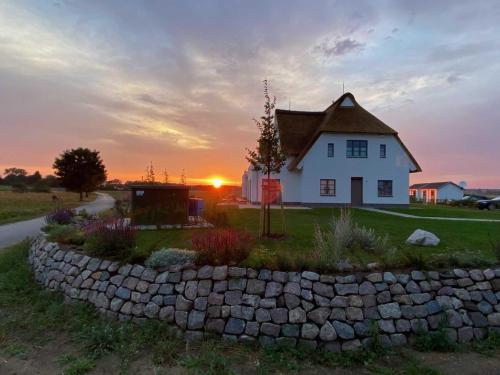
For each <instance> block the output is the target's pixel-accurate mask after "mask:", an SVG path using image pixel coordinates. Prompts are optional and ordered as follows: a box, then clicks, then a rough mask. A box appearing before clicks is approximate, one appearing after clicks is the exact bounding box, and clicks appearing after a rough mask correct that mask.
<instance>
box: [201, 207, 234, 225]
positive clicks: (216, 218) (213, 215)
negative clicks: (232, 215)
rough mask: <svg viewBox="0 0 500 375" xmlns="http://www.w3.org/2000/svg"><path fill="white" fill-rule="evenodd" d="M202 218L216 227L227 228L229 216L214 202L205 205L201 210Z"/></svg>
mask: <svg viewBox="0 0 500 375" xmlns="http://www.w3.org/2000/svg"><path fill="white" fill-rule="evenodd" d="M203 218H204V219H205V220H206V221H208V222H209V223H210V224H212V225H213V226H214V227H216V228H228V227H229V218H228V216H227V211H226V210H225V209H221V208H220V207H219V206H217V204H216V203H212V204H209V205H206V206H205V209H204V210H203Z"/></svg>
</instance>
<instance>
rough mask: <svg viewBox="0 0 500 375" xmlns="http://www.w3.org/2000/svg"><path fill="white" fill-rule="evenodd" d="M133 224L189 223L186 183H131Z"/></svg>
mask: <svg viewBox="0 0 500 375" xmlns="http://www.w3.org/2000/svg"><path fill="white" fill-rule="evenodd" d="M131 188H132V224H133V225H175V224H188V223H189V216H188V215H189V187H188V186H186V185H176V184H168V185H133V186H132V187H131Z"/></svg>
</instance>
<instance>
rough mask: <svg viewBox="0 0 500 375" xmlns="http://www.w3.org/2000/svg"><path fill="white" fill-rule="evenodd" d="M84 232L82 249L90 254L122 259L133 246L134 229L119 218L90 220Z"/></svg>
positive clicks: (128, 253)
mask: <svg viewBox="0 0 500 375" xmlns="http://www.w3.org/2000/svg"><path fill="white" fill-rule="evenodd" d="M84 232H85V238H86V239H85V245H84V249H85V250H86V251H87V252H88V253H89V254H91V255H96V256H105V257H109V258H116V259H122V260H124V259H127V258H128V257H129V256H130V254H131V252H132V251H131V250H132V249H133V248H134V247H135V243H136V231H135V229H134V228H132V227H131V226H130V225H127V224H125V223H124V222H123V221H121V220H104V219H96V220H92V221H90V222H89V223H88V224H87V225H86V226H85V227H84Z"/></svg>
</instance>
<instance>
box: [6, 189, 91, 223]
mask: <svg viewBox="0 0 500 375" xmlns="http://www.w3.org/2000/svg"><path fill="white" fill-rule="evenodd" d="M53 195H55V196H57V197H58V198H59V202H62V205H63V206H64V207H71V208H72V207H77V206H79V205H81V203H82V202H79V198H80V196H79V194H78V193H69V192H62V191H55V192H51V193H29V192H28V193H14V192H12V191H5V190H0V225H1V224H7V223H12V222H15V221H20V220H26V219H32V218H34V217H37V216H41V215H44V214H46V213H47V212H49V211H50V210H51V209H53V208H54V207H55V205H54V202H53V201H52V196H53ZM95 198H96V196H95V194H90V196H89V197H88V198H87V199H85V201H93V200H94V199H95Z"/></svg>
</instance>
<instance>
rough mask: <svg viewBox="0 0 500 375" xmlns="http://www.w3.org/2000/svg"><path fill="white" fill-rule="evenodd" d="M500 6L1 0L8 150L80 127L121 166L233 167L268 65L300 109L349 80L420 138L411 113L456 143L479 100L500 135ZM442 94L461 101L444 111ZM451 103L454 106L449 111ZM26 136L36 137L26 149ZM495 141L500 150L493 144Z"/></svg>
mask: <svg viewBox="0 0 500 375" xmlns="http://www.w3.org/2000/svg"><path fill="white" fill-rule="evenodd" d="M499 10H500V5H499V4H498V2H495V1H493V2H487V1H485V2H484V3H480V4H472V3H471V4H469V3H462V2H455V1H451V2H437V3H436V2H426V1H423V2H400V1H394V2H393V1H391V0H388V1H387V2H381V3H380V4H378V3H377V4H374V3H373V2H372V1H364V0H360V1H359V2H356V4H354V5H353V4H351V3H349V2H344V3H332V2H330V1H321V0H318V1H317V2H312V3H311V4H309V3H308V4H307V5H304V4H303V3H302V2H300V1H297V2H295V1H288V0H286V1H281V2H280V0H276V1H275V2H272V3H270V4H268V3H265V2H251V3H242V4H239V3H238V4H235V3H234V2H232V1H227V0H214V1H211V2H199V1H191V0H186V1H182V2H153V3H150V4H148V5H147V6H139V5H137V3H136V2H134V1H129V0H120V1H116V2H114V1H113V0H110V1H109V2H86V1H84V2H64V3H63V2H61V6H59V7H53V6H51V5H50V3H43V2H18V1H15V0H11V1H9V0H5V1H2V2H0V82H2V84H1V85H0V113H2V116H1V117H0V130H1V133H0V134H2V137H0V150H2V151H1V152H2V154H1V155H0V157H2V158H3V161H2V163H5V164H12V165H14V164H17V162H16V161H17V160H20V161H22V162H23V163H25V164H26V165H32V164H33V163H34V160H35V161H38V160H42V159H43V160H44V161H43V163H50V162H51V160H52V159H53V154H54V150H56V151H57V152H59V151H60V148H61V147H71V146H76V145H77V143H85V144H87V145H90V146H92V147H98V148H99V149H102V150H103V154H104V155H105V156H106V159H107V160H110V163H111V164H110V170H113V171H114V170H117V171H120V173H122V172H123V171H125V170H126V172H127V175H130V174H133V173H136V174H137V173H142V170H143V167H144V165H146V164H147V163H149V161H150V160H153V162H154V163H155V166H156V164H158V165H160V164H161V163H163V165H162V166H166V167H168V169H171V168H175V167H176V166H182V167H184V168H186V170H188V171H189V174H190V175H191V176H193V177H195V176H196V175H198V176H200V177H202V174H203V173H205V172H206V171H207V170H210V172H211V173H212V172H214V173H221V171H222V172H223V173H224V174H228V176H227V177H231V178H232V179H237V178H238V176H239V173H240V170H242V169H243V168H244V166H245V160H244V149H245V147H253V146H254V145H255V139H256V137H257V130H256V127H255V125H254V123H253V122H252V118H254V117H259V115H260V114H261V113H262V104H263V97H262V80H263V79H268V80H269V81H270V85H271V91H272V93H273V94H275V95H276V96H277V99H278V107H280V108H288V103H289V101H290V102H291V105H292V109H297V110H321V109H324V108H325V107H327V106H328V104H329V103H331V101H332V100H334V99H336V98H337V97H338V96H339V95H340V94H341V93H342V89H341V83H342V81H344V82H345V84H346V89H347V90H349V91H351V92H353V93H354V94H355V96H356V98H357V100H358V101H359V102H360V103H361V104H362V105H363V106H365V107H366V108H367V109H368V110H371V111H374V112H375V114H376V115H380V116H381V119H382V120H386V119H388V121H389V123H390V120H391V119H394V120H395V121H394V122H395V128H396V129H397V130H400V131H402V132H403V133H404V134H406V133H407V134H410V135H411V137H409V140H408V142H410V143H411V142H412V141H413V142H415V144H416V145H417V151H418V146H419V144H426V140H425V139H419V137H420V136H421V135H420V133H418V132H415V133H412V131H413V129H416V128H419V129H424V130H425V129H426V127H428V128H429V129H431V130H432V132H434V133H435V134H439V131H440V129H445V128H446V126H447V124H449V123H453V125H454V126H456V129H459V130H460V129H462V130H460V131H457V132H456V133H454V134H457V136H456V137H457V139H455V141H454V143H455V144H457V145H458V144H461V143H460V142H461V139H459V137H460V134H463V133H464V132H465V131H466V129H467V128H468V127H467V124H463V123H464V122H465V120H464V118H465V117H466V115H467V114H468V113H476V112H475V111H477V113H480V114H481V116H476V117H477V118H479V117H481V120H482V121H481V126H483V127H484V128H483V131H484V132H485V133H488V134H492V135H494V136H495V135H497V136H500V134H498V130H497V127H495V124H496V122H497V120H498V115H496V116H493V115H492V116H489V117H486V116H485V113H489V112H488V108H490V109H489V111H491V108H496V106H495V105H494V103H496V102H498V100H500V97H499V94H498V93H497V90H496V87H495V85H494V80H492V79H491V77H498V76H499V75H500V63H499V61H500V52H499V49H498V47H499V44H498V42H496V40H495V36H496V35H498V34H499V33H500V26H499V24H498V22H497V21H498V20H497V18H498V16H496V17H495V14H497V15H498V11H499ZM444 12H446V14H447V17H445V18H443V17H442V14H443V13H444ZM409 20H413V22H409ZM395 25H397V26H398V27H395ZM403 29H404V38H402V37H398V35H403V34H401V33H402V32H403ZM388 35H392V38H390V41H387V40H386V39H385V38H386V37H387V36H388ZM465 78H467V79H465ZM458 83H459V84H458ZM476 92H479V93H483V92H484V93H488V94H487V95H486V94H484V95H483V94H481V95H478V97H481V103H479V101H478V102H475V101H471V100H470V95H471V94H473V93H476ZM483 98H484V99H483ZM483 101H484V103H482V102H483ZM412 103H413V105H411V104H412ZM422 103H426V106H425V111H422V108H423V105H422ZM449 103H453V111H443V109H442V108H444V107H446V105H447V104H449ZM480 106H482V107H481V110H480V111H479V107H480ZM449 112H456V113H457V118H456V119H453V122H451V121H450V120H449V119H448V117H447V116H450V113H449ZM412 118H418V121H414V122H412V120H411V119H412ZM471 122H474V123H476V122H475V120H470V121H469V123H471ZM422 124H424V125H422ZM446 129H447V128H446ZM464 129H465V130H464ZM20 131H22V133H23V137H19V133H20ZM425 133H426V132H425V131H422V134H425ZM20 138H22V139H20ZM435 138H436V139H442V137H435ZM470 138H471V137H470V136H469V137H466V136H465V135H464V139H470ZM12 139H16V140H18V141H16V142H12V141H10V140H12ZM6 140H7V141H6ZM406 140H407V138H405V141H406ZM14 143H15V145H14ZM14 146H15V147H14ZM21 147H23V149H27V150H30V152H29V153H23V154H22V155H20V154H19V152H18V149H19V148H21ZM433 147H436V148H437V149H439V150H441V148H446V147H448V146H446V145H445V146H443V145H442V144H438V143H436V144H435V145H434V146H433ZM464 148H466V146H464ZM452 151H453V150H452ZM476 151H477V149H474V148H473V149H472V150H471V152H476ZM479 152H483V150H482V149H479ZM429 153H430V152H429ZM423 154H424V157H425V155H427V154H428V153H427V150H424V153H423ZM47 155H48V156H47ZM124 155H126V156H127V157H126V159H127V160H126V162H124ZM228 155H231V157H228ZM488 155H489V159H488V160H497V159H498V158H499V157H500V155H499V154H498V151H495V150H494V149H491V150H490V151H489V154H488ZM156 160H158V162H156ZM0 161H1V160H0ZM160 161H161V162H160ZM484 163H485V165H486V164H487V161H485V162H484ZM170 166H173V167H170ZM179 168H180V167H179ZM443 168H444V167H443ZM494 168H495V166H494V165H491V166H490V169H492V170H493V169H494ZM214 169H220V170H214ZM134 171H135V172H134ZM137 171H138V172H137ZM442 172H443V175H444V174H446V173H445V172H447V171H445V170H444V169H443V170H442ZM176 173H178V174H180V170H179V171H178V172H176V171H172V174H176ZM457 173H458V172H457ZM118 177H120V176H119V175H118ZM499 184H500V181H499Z"/></svg>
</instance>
